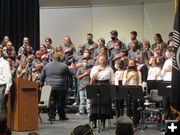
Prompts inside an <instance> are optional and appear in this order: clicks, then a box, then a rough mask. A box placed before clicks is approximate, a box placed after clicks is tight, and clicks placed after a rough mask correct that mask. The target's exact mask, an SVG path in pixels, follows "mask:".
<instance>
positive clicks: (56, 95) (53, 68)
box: [40, 53, 73, 120]
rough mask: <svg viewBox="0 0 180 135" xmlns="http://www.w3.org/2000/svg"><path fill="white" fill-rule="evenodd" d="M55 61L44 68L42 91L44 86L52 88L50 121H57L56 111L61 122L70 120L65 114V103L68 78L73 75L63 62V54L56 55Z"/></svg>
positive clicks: (41, 80) (41, 79) (41, 81)
mask: <svg viewBox="0 0 180 135" xmlns="http://www.w3.org/2000/svg"><path fill="white" fill-rule="evenodd" d="M53 59H54V61H53V62H51V63H48V64H46V65H45V66H44V68H43V69H42V72H41V76H40V90H41V88H42V86H43V85H44V84H47V85H50V86H51V87H52V92H51V98H50V106H49V120H55V117H56V109H57V111H58V115H59V120H68V118H67V117H66V114H65V101H66V92H67V88H68V87H67V83H68V82H67V77H68V76H70V75H71V76H72V75H73V71H71V70H70V69H69V68H68V66H67V65H66V64H64V63H62V61H61V54H59V53H54V55H53Z"/></svg>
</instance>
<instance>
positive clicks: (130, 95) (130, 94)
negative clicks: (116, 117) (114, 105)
mask: <svg viewBox="0 0 180 135" xmlns="http://www.w3.org/2000/svg"><path fill="white" fill-rule="evenodd" d="M116 87H117V89H116V98H117V99H127V101H128V103H127V106H130V100H131V99H134V100H136V99H141V100H144V96H143V90H142V86H137V85H122V86H116ZM141 119H142V125H143V124H144V123H143V115H142V112H141Z"/></svg>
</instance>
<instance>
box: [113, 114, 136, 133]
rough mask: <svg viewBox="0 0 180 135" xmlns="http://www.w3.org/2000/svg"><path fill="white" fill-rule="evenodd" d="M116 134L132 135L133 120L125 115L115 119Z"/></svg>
mask: <svg viewBox="0 0 180 135" xmlns="http://www.w3.org/2000/svg"><path fill="white" fill-rule="evenodd" d="M115 133H116V135H133V134H134V130H133V122H132V120H131V119H130V118H129V117H127V116H121V117H119V118H118V120H117V124H116V131H115Z"/></svg>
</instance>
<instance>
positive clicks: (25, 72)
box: [16, 58, 31, 81]
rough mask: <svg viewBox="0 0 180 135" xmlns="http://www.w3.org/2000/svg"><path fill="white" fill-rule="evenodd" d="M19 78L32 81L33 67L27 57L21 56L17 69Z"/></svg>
mask: <svg viewBox="0 0 180 135" xmlns="http://www.w3.org/2000/svg"><path fill="white" fill-rule="evenodd" d="M16 77H17V78H23V79H25V80H28V81H31V69H30V68H29V67H28V65H27V61H26V59H25V58H21V60H20V64H19V67H18V68H17V71H16Z"/></svg>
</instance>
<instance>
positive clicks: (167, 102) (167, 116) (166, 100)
mask: <svg viewBox="0 0 180 135" xmlns="http://www.w3.org/2000/svg"><path fill="white" fill-rule="evenodd" d="M163 107H164V109H165V120H168V119H170V115H171V108H170V97H165V96H164V97H163Z"/></svg>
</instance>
